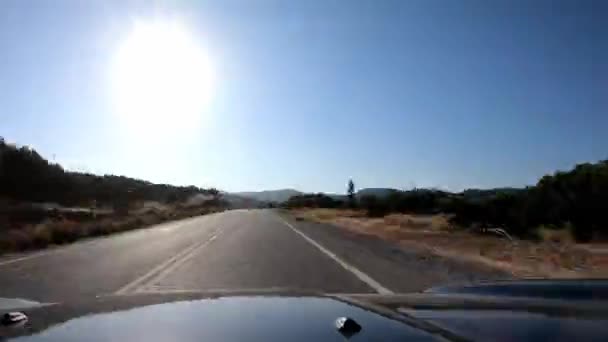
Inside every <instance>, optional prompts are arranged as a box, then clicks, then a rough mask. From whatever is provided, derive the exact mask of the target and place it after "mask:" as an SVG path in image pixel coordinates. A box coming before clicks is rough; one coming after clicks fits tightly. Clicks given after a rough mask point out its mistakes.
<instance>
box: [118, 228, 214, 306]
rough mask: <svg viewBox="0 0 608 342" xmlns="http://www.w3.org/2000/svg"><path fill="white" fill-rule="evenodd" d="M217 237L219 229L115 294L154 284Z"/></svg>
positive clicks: (137, 289) (135, 290) (130, 291)
mask: <svg viewBox="0 0 608 342" xmlns="http://www.w3.org/2000/svg"><path fill="white" fill-rule="evenodd" d="M216 237H217V231H216V233H215V234H214V235H213V236H212V237H211V238H209V239H207V240H204V241H199V242H195V243H193V244H191V245H189V246H188V247H187V248H186V249H184V250H183V251H181V252H179V253H177V254H176V255H174V256H172V257H171V258H169V259H167V260H165V261H164V262H162V263H160V264H158V265H156V266H155V267H154V268H153V269H151V270H150V271H149V272H147V273H146V274H144V275H142V276H140V277H139V278H137V279H135V280H133V281H132V282H130V283H128V284H126V285H125V286H123V287H121V288H120V289H118V290H117V291H116V292H114V294H116V295H123V294H127V293H135V292H138V291H140V290H141V289H143V288H145V287H146V286H149V285H153V284H154V283H155V282H156V281H158V280H160V279H162V277H160V276H161V275H162V276H166V275H167V274H168V273H169V272H166V271H167V270H173V269H175V267H176V266H175V265H176V264H177V265H181V264H183V263H184V261H185V260H188V259H190V258H191V257H192V256H193V255H194V254H195V253H196V252H197V251H198V249H200V248H202V247H204V246H206V245H207V244H208V243H210V242H211V241H213V240H215V238H216ZM180 260H181V261H180Z"/></svg>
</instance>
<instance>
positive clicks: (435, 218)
mask: <svg viewBox="0 0 608 342" xmlns="http://www.w3.org/2000/svg"><path fill="white" fill-rule="evenodd" d="M282 206H283V207H284V208H288V209H291V210H292V211H293V212H294V213H295V215H296V217H297V218H299V219H305V220H312V221H320V222H329V223H333V224H335V225H338V226H342V227H345V228H348V229H351V230H354V231H357V232H360V233H365V234H373V235H376V236H380V237H383V238H385V239H390V240H396V241H399V242H401V243H404V244H408V246H410V247H411V246H418V247H421V248H423V249H427V250H431V251H433V252H434V253H435V254H440V255H444V256H449V257H456V258H465V259H469V260H472V261H477V262H483V263H488V264H491V265H493V266H496V267H500V268H506V269H508V270H510V271H512V272H513V273H514V275H518V276H543V277H546V276H552V277H557V276H559V277H569V276H573V277H584V276H589V277H595V276H603V277H606V276H608V244H606V243H605V242H606V240H607V238H608V215H606V213H607V212H608V161H600V162H598V163H593V164H591V163H586V164H580V165H577V166H576V167H574V168H573V169H572V170H570V171H567V172H563V171H559V172H556V173H554V174H553V175H547V176H544V177H542V178H541V179H540V180H539V181H538V182H537V184H536V185H534V186H529V187H526V188H520V189H517V188H501V189H488V190H479V189H469V190H465V191H462V192H459V193H451V192H446V191H441V190H436V189H413V190H407V191H400V190H392V189H388V190H387V191H386V192H385V193H384V194H383V196H373V195H363V196H356V195H355V191H354V185H353V183H352V181H349V183H348V185H347V195H346V196H344V197H342V198H336V196H333V197H332V196H327V195H325V194H305V195H300V196H294V197H292V198H290V199H289V200H288V201H286V202H284V203H283V204H282Z"/></svg>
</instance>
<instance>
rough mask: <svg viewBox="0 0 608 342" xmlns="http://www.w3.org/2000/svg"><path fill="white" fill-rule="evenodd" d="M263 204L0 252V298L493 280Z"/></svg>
mask: <svg viewBox="0 0 608 342" xmlns="http://www.w3.org/2000/svg"><path fill="white" fill-rule="evenodd" d="M501 277H504V275H501V274H499V273H496V272H490V271H486V272H481V273H480V272H479V270H478V269H474V268H472V267H471V266H470V265H463V264H456V263H454V262H450V261H448V260H444V259H441V258H437V257H433V256H429V255H420V254H418V253H414V252H408V251H405V250H403V249H401V248H399V247H396V246H394V245H391V244H389V243H387V242H384V241H381V240H379V239H374V238H371V237H366V236H360V235H354V234H353V233H349V232H347V231H344V230H341V229H339V228H336V227H332V226H328V225H322V224H316V223H310V222H302V221H295V220H293V219H292V218H290V217H288V216H285V215H280V214H279V213H277V212H276V211H272V210H233V211H227V212H223V213H216V214H212V215H206V216H201V217H196V218H191V219H186V220H181V221H175V222H169V223H164V224H161V225H157V226H154V227H150V228H147V229H141V230H135V231H130V232H125V233H121V234H117V235H112V236H109V237H104V238H96V239H91V240H88V241H83V242H78V243H75V244H72V245H69V246H64V247H58V248H51V249H47V250H42V251H39V252H33V253H28V254H21V255H12V256H4V257H2V258H0V297H5V298H24V299H30V300H36V301H42V302H57V301H72V300H77V299H79V298H90V297H94V296H101V295H108V294H110V295H111V294H133V293H141V292H154V291H190V290H204V291H207V290H208V291H216V290H223V291H233V290H234V291H241V290H258V289H259V290H275V289H276V290H293V291H315V292H323V293H386V294H390V293H394V292H412V291H419V290H422V289H424V288H426V287H428V286H432V285H438V284H444V283H453V282H463V281H471V280H477V279H489V278H501Z"/></svg>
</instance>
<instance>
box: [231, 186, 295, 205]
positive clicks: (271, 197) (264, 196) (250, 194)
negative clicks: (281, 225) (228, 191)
mask: <svg viewBox="0 0 608 342" xmlns="http://www.w3.org/2000/svg"><path fill="white" fill-rule="evenodd" d="M301 194H302V192H300V191H297V190H294V189H279V190H264V191H244V192H233V193H232V195H236V196H239V197H245V198H251V199H254V200H257V201H262V202H277V203H278V202H285V201H287V200H288V199H289V198H290V197H292V196H297V195H301Z"/></svg>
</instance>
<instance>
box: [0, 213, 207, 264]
mask: <svg viewBox="0 0 608 342" xmlns="http://www.w3.org/2000/svg"><path fill="white" fill-rule="evenodd" d="M210 215H214V214H210ZM212 217H216V216H197V217H191V218H187V219H181V220H178V221H168V222H163V223H159V224H155V225H152V226H149V227H142V228H137V229H134V230H127V231H123V232H117V233H114V234H110V235H107V236H96V237H91V238H87V239H83V240H82V241H75V242H74V243H71V244H68V245H64V246H57V247H49V248H48V249H47V250H44V251H41V252H32V253H31V254H28V255H24V256H22V257H15V258H11V257H10V256H8V255H7V256H4V258H8V259H7V260H0V266H5V265H10V264H13V263H16V262H20V261H26V260H30V259H35V258H39V257H43V256H45V255H49V254H56V253H62V252H65V251H68V250H71V249H74V248H81V247H85V246H86V247H90V245H95V244H99V243H104V241H110V240H112V239H116V238H121V239H133V238H137V237H139V235H142V234H149V233H151V232H152V233H153V232H154V230H158V231H159V232H163V233H167V232H172V231H174V230H176V229H178V228H183V227H184V226H186V225H188V224H191V223H192V222H191V221H196V220H198V219H205V220H209V219H212Z"/></svg>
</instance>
